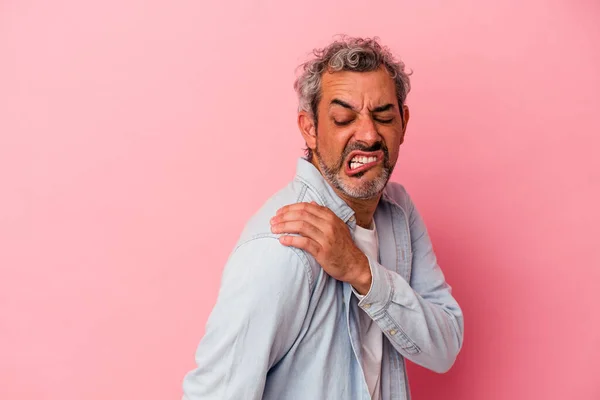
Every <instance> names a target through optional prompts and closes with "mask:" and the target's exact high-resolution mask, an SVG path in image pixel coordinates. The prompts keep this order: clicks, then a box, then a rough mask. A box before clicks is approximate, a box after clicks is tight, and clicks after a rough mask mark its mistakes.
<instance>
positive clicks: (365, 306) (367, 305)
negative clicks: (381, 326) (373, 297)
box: [363, 304, 371, 308]
mask: <svg viewBox="0 0 600 400" xmlns="http://www.w3.org/2000/svg"><path fill="white" fill-rule="evenodd" d="M363 308H371V305H370V304H365V305H364V306H363Z"/></svg>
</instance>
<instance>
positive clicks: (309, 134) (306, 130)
mask: <svg viewBox="0 0 600 400" xmlns="http://www.w3.org/2000/svg"><path fill="white" fill-rule="evenodd" d="M298 128H300V133H301V134H302V137H303V138H304V141H305V142H306V146H307V147H308V148H309V149H311V150H313V151H314V150H315V148H316V147H317V127H316V126H315V121H314V120H313V117H312V116H311V115H310V114H309V113H307V112H306V111H300V112H299V113H298Z"/></svg>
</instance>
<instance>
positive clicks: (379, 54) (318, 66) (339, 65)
mask: <svg viewBox="0 0 600 400" xmlns="http://www.w3.org/2000/svg"><path fill="white" fill-rule="evenodd" d="M312 54H313V55H314V57H315V58H314V59H312V60H309V61H307V62H305V63H304V64H301V65H300V66H299V68H302V74H300V76H299V77H298V78H297V79H296V81H295V82H294V89H295V90H296V93H297V94H298V101H299V105H298V111H306V112H307V113H309V114H310V116H311V117H312V119H313V121H314V124H315V128H316V127H317V121H318V118H319V116H318V112H317V109H318V106H319V102H320V101H321V80H322V76H323V73H324V72H325V71H328V72H330V73H331V72H339V71H354V72H369V71H374V70H376V69H378V68H379V67H380V66H381V65H383V66H384V67H385V68H386V69H387V71H388V72H389V73H390V75H391V77H392V79H394V82H395V83H396V97H397V99H398V106H399V107H400V115H402V107H403V106H404V102H405V100H406V96H407V95H408V92H409V91H410V80H409V75H411V73H407V72H406V71H405V70H404V63H403V62H402V61H400V60H396V59H395V58H394V56H393V55H392V53H391V52H390V50H389V49H388V48H387V47H385V46H382V45H381V44H379V38H378V37H374V38H372V39H371V38H356V37H350V36H342V37H341V38H340V39H339V40H336V41H334V42H333V43H331V44H329V45H328V46H327V47H325V48H322V49H314V50H313V52H312ZM304 151H305V153H306V159H307V160H309V161H310V160H311V159H312V150H311V149H309V148H308V147H307V148H306V149H305V150H304Z"/></svg>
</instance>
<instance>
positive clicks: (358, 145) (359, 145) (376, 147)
mask: <svg viewBox="0 0 600 400" xmlns="http://www.w3.org/2000/svg"><path fill="white" fill-rule="evenodd" d="M355 150H359V151H365V152H372V151H379V150H381V151H382V152H383V163H384V165H386V166H387V164H388V161H389V159H390V158H389V152H388V148H387V146H386V145H385V143H383V142H376V143H373V145H371V146H366V145H364V144H362V143H360V142H354V143H351V144H349V145H348V146H346V148H345V149H344V152H343V153H342V156H341V157H340V162H339V168H343V166H344V161H345V160H346V159H347V158H348V156H349V155H350V153H352V152H353V151H355Z"/></svg>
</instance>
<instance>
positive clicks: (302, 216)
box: [271, 210, 325, 227]
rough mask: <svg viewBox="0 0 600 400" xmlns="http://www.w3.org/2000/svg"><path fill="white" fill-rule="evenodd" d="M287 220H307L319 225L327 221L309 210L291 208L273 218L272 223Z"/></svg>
mask: <svg viewBox="0 0 600 400" xmlns="http://www.w3.org/2000/svg"><path fill="white" fill-rule="evenodd" d="M287 221H307V222H310V223H311V224H313V225H315V226H317V227H319V226H320V225H321V224H323V223H324V222H325V220H324V219H322V218H321V217H319V216H317V215H315V214H313V213H311V212H310V211H308V210H291V211H285V212H282V213H281V214H278V215H276V216H274V217H273V218H271V225H273V224H277V223H281V222H287Z"/></svg>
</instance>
